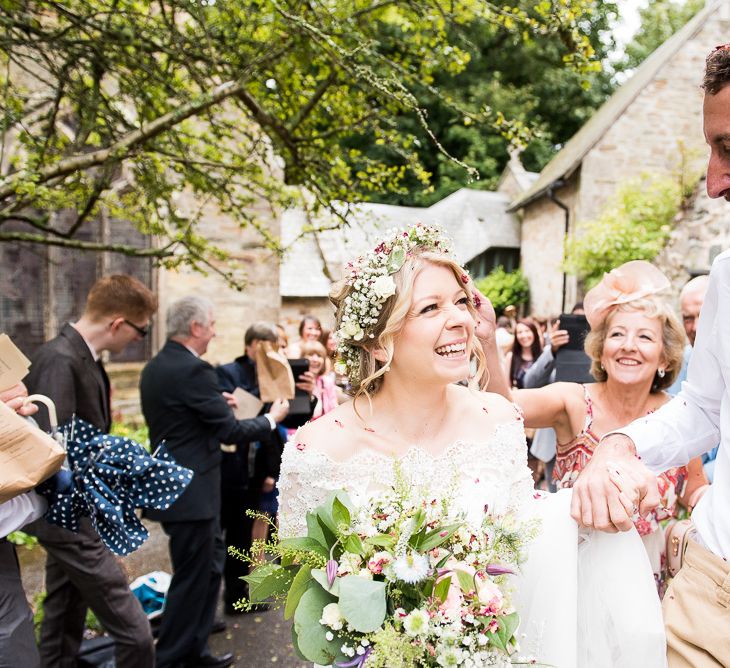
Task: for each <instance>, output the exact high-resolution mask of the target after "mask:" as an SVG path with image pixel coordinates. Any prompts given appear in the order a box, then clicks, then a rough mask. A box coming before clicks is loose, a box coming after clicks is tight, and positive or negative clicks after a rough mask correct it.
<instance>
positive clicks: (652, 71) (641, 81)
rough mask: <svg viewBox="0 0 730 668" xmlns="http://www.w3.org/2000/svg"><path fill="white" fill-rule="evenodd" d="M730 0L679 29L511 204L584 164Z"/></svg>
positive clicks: (712, 6) (519, 204) (536, 195)
mask: <svg viewBox="0 0 730 668" xmlns="http://www.w3.org/2000/svg"><path fill="white" fill-rule="evenodd" d="M726 1H727V0H719V1H718V2H709V3H708V5H707V6H706V7H705V8H704V9H702V10H701V11H700V12H698V13H697V14H696V15H695V16H694V17H693V18H692V20H690V21H689V22H687V24H686V25H685V26H684V27H683V28H681V29H680V30H678V31H677V32H676V33H675V34H674V35H672V37H670V38H669V39H668V40H667V41H666V42H664V44H662V45H661V46H660V47H659V48H658V49H656V51H654V52H653V53H652V54H651V55H650V56H649V57H648V58H647V59H646V60H645V61H644V62H643V63H642V64H641V65H640V66H639V67H638V68H637V69H636V71H635V72H634V75H633V76H632V77H631V78H630V79H629V80H628V81H627V82H626V83H625V84H624V85H623V86H621V87H620V88H619V89H618V90H617V91H616V92H615V93H614V94H613V95H612V96H611V97H610V98H609V99H608V100H606V102H605V103H604V104H603V106H602V107H601V108H600V109H599V110H598V111H597V112H596V113H595V114H593V116H591V118H590V119H589V120H588V121H587V122H586V123H585V124H584V125H583V127H582V128H581V129H580V130H578V132H577V133H576V134H575V135H574V136H573V137H572V138H571V140H570V141H569V142H568V143H567V144H566V145H565V147H564V148H563V149H562V150H561V151H560V152H559V153H558V154H557V155H556V156H555V157H554V158H553V159H552V160H551V161H550V162H549V163H548V164H547V165H545V168H544V169H543V170H542V172H540V177H539V178H538V179H537V181H535V183H534V184H533V185H532V186H531V187H530V188H529V189H528V190H526V191H525V192H524V193H522V194H521V195H520V196H519V197H518V198H517V199H516V200H515V201H514V202H512V204H511V205H510V206H509V211H516V210H518V209H521V208H522V207H524V206H527V205H528V204H530V203H531V202H533V201H534V200H536V199H538V198H539V197H541V196H542V195H543V194H544V193H545V192H547V191H548V189H549V188H550V187H551V186H552V185H553V184H554V183H555V182H556V181H558V180H560V179H567V178H569V177H570V176H571V175H572V174H573V173H574V172H575V170H576V169H577V168H578V167H580V164H581V162H582V161H583V158H584V157H585V156H586V154H587V153H588V152H589V151H590V150H591V149H592V148H593V147H594V146H595V145H596V144H597V143H598V142H599V141H600V140H601V138H602V137H603V135H604V134H605V133H606V132H607V131H608V129H609V128H610V127H611V126H612V125H613V124H614V123H615V122H616V120H617V119H618V118H619V116H621V114H623V113H624V111H625V110H626V109H627V107H628V106H629V105H630V104H631V103H632V102H633V101H634V100H635V99H636V98H637V97H638V95H639V94H640V93H641V92H642V91H643V90H644V88H646V86H647V85H648V84H649V83H650V82H651V81H652V79H653V78H654V77H655V76H656V74H657V72H658V71H659V70H660V69H661V68H662V66H663V65H665V64H666V63H667V62H668V61H669V60H670V59H671V58H672V57H673V56H674V54H675V53H677V51H679V50H680V49H681V48H682V46H683V45H684V44H685V43H686V42H687V41H689V40H690V39H692V37H694V36H695V34H696V33H697V32H699V30H700V29H701V28H702V26H703V24H704V23H705V21H706V20H707V19H708V18H709V17H710V16H711V15H712V14H713V13H715V12H717V11H720V6H721V5H722V3H723V2H726Z"/></svg>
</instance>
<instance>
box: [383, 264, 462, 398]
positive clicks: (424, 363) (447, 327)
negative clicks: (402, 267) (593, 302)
mask: <svg viewBox="0 0 730 668" xmlns="http://www.w3.org/2000/svg"><path fill="white" fill-rule="evenodd" d="M468 303H469V297H468V296H467V294H466V291H465V290H464V288H463V287H462V286H461V285H460V284H459V282H458V281H457V280H456V277H455V276H454V274H453V272H452V271H451V269H449V268H447V267H444V266H441V265H436V264H427V265H426V266H425V267H424V268H423V269H421V271H420V272H419V274H418V276H416V279H415V281H414V283H413V300H412V302H411V307H410V309H409V312H408V316H407V317H406V320H405V323H404V325H403V329H401V331H400V332H399V334H398V335H397V337H396V338H395V341H394V343H393V361H392V362H391V365H390V366H391V371H392V372H393V373H402V374H404V375H406V376H407V377H409V378H411V379H418V380H421V379H424V380H425V379H430V380H432V381H436V382H437V383H438V382H442V383H445V384H448V383H453V382H456V381H459V380H464V379H465V378H468V377H469V372H470V368H469V359H470V357H471V350H472V342H473V339H474V318H473V317H472V315H471V313H470V312H469V310H468V306H467V305H468Z"/></svg>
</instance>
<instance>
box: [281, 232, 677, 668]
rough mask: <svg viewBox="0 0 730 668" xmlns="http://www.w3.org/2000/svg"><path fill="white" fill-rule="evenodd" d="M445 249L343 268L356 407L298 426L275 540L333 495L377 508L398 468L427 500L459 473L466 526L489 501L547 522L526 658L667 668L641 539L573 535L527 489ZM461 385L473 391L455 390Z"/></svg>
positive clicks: (489, 342) (519, 453)
mask: <svg viewBox="0 0 730 668" xmlns="http://www.w3.org/2000/svg"><path fill="white" fill-rule="evenodd" d="M448 247H449V243H448V240H447V239H445V238H444V237H443V236H442V234H441V233H440V232H439V231H438V230H437V229H436V228H432V227H426V226H423V225H417V226H415V227H412V228H410V229H409V230H407V231H402V230H397V231H392V232H390V233H389V234H388V235H387V236H386V237H385V238H384V239H383V241H382V242H381V243H380V244H379V245H378V246H377V247H376V248H375V249H374V250H373V251H371V252H370V253H368V254H366V255H364V256H363V257H361V258H358V259H357V260H356V261H355V262H353V263H351V264H350V265H348V266H349V276H348V277H347V278H346V280H345V281H344V283H343V285H342V287H341V289H340V290H339V292H338V293H337V294H335V295H333V298H332V299H333V301H334V303H335V305H336V306H337V326H338V330H337V337H338V340H339V341H340V348H339V351H338V352H339V359H340V363H341V365H342V366H341V371H343V372H346V373H347V374H348V375H349V377H350V379H351V382H352V387H353V392H354V400H353V401H351V402H348V403H346V404H342V405H341V406H339V407H338V408H337V409H335V410H334V411H332V412H330V413H328V414H327V415H325V416H323V417H321V418H320V419H319V420H317V421H315V422H312V423H310V424H308V425H306V426H305V427H303V428H302V429H301V430H300V431H299V432H298V434H297V435H296V436H295V438H294V439H293V440H292V441H291V442H290V444H289V445H288V446H287V447H286V449H285V452H284V456H283V460H282V468H281V477H280V480H279V489H280V492H281V509H280V530H279V533H280V536H281V537H289V536H300V535H305V534H306V519H305V518H306V513H307V512H308V511H310V510H312V509H314V508H315V507H317V506H318V505H320V504H321V503H323V502H324V500H325V499H326V497H327V495H328V493H329V492H330V491H332V490H338V489H344V490H346V491H347V492H348V494H349V495H350V498H351V499H352V501H353V502H354V503H355V504H358V502H364V501H365V500H367V499H369V498H371V497H372V496H373V495H375V494H377V493H378V491H379V490H382V489H383V487H384V486H387V485H390V484H392V483H393V480H394V463H395V462H396V461H397V462H399V466H398V469H399V471H400V475H405V476H407V477H408V478H409V479H410V480H412V481H413V484H414V485H415V484H418V485H421V486H423V485H424V484H426V485H427V486H429V488H431V489H433V490H434V491H439V490H440V489H442V488H444V487H445V486H447V485H451V484H452V480H453V474H454V472H456V474H457V475H458V479H459V481H460V482H459V489H458V493H457V497H456V498H457V502H458V503H459V504H460V506H461V507H462V510H464V511H465V512H466V513H467V514H468V515H471V516H472V517H474V516H478V515H479V514H480V513H482V512H483V510H484V508H485V505H487V504H488V506H489V508H490V510H492V511H494V512H496V513H502V512H508V511H512V512H514V513H516V514H518V515H519V516H520V517H525V518H528V517H538V518H540V521H541V531H540V535H539V536H538V537H537V538H536V539H535V540H534V541H533V542H532V544H531V548H530V554H529V558H528V561H527V563H526V564H525V565H524V566H523V568H522V572H521V573H520V575H519V576H516V577H515V580H516V582H515V588H516V601H517V610H518V612H519V614H520V619H521V626H520V633H519V638H520V645H521V653H522V654H523V655H524V654H529V655H532V656H536V657H538V660H539V662H540V664H547V665H552V666H559V667H560V668H589V667H590V668H600V667H603V666H605V667H606V668H609V667H614V668H615V667H618V666H622V667H625V668H630V667H636V666H642V667H648V668H653V667H655V666H656V667H660V666H664V665H666V661H665V648H664V631H663V625H662V620H661V611H660V606H659V600H658V597H657V594H656V590H655V588H654V581H653V577H652V572H651V568H650V566H649V562H648V559H647V557H646V552H645V551H644V549H643V547H642V543H641V540H640V538H639V536H638V534H636V532H635V531H634V532H632V533H623V534H601V533H587V532H583V531H581V532H580V534H579V530H578V527H577V525H576V524H575V523H574V521H573V520H572V519H571V517H570V512H569V506H570V491H569V490H565V491H562V492H559V493H557V494H554V495H549V496H542V495H540V494H538V493H536V492H535V491H534V490H533V484H532V477H531V473H530V470H529V468H528V467H527V450H526V445H525V435H524V429H523V422H522V418H521V416H520V415H519V413H518V412H517V410H516V408H515V406H514V405H513V404H512V403H510V402H509V401H507V400H506V399H505V398H504V397H502V396H500V395H499V394H494V393H489V392H483V391H480V390H479V389H478V386H479V382H480V381H481V380H482V378H483V376H484V375H485V374H487V375H489V371H491V370H493V373H492V374H491V375H492V376H493V378H494V379H495V382H493V383H492V387H494V386H495V385H499V383H501V382H502V381H501V375H500V370H499V366H498V362H496V356H494V355H491V354H490V355H488V356H486V357H485V355H484V352H483V348H485V349H487V350H489V351H490V353H491V352H493V351H494V341H493V333H494V328H493V320H494V312H493V311H492V309H491V306H490V305H489V303H488V302H487V301H486V300H484V298H483V297H480V296H479V295H478V293H477V292H475V290H474V289H473V288H472V285H471V282H470V281H469V279H468V277H467V275H466V274H465V272H464V270H463V269H462V268H461V267H460V266H459V265H458V264H457V263H456V262H455V260H454V259H453V257H452V255H451V254H450V252H449V249H448ZM477 322H479V327H477ZM487 359H489V360H491V361H490V362H488V361H487ZM487 367H489V368H487ZM467 379H469V380H470V387H464V386H462V385H460V384H458V383H459V382H460V381H464V380H467ZM497 379H499V380H497ZM500 389H501V387H500ZM504 390H505V393H506V388H504ZM624 500H625V502H626V503H627V504H629V505H630V503H631V502H630V501H628V499H626V498H624Z"/></svg>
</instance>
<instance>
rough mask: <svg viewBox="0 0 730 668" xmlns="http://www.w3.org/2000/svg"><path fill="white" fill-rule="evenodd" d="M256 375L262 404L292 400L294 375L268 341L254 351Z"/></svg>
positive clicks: (285, 360)
mask: <svg viewBox="0 0 730 668" xmlns="http://www.w3.org/2000/svg"><path fill="white" fill-rule="evenodd" d="M256 375H257V376H258V380H259V393H260V395H261V401H263V402H264V403H269V402H270V401H274V400H275V399H293V398H294V375H293V374H292V372H291V367H290V366H289V362H288V361H287V359H286V357H284V355H282V354H281V353H280V352H278V351H277V350H275V349H274V346H273V344H272V343H271V342H269V341H262V342H261V343H260V344H259V347H258V350H257V351H256Z"/></svg>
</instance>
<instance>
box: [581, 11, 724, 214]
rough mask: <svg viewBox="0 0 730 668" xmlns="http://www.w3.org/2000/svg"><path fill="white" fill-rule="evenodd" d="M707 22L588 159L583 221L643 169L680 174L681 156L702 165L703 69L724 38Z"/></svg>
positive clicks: (713, 23) (715, 23)
mask: <svg viewBox="0 0 730 668" xmlns="http://www.w3.org/2000/svg"><path fill="white" fill-rule="evenodd" d="M721 32H722V31H721V30H720V22H719V21H711V20H710V21H708V22H707V23H706V24H705V27H704V28H703V29H702V30H701V31H700V32H699V33H698V34H697V35H695V37H694V38H692V39H690V40H689V41H687V42H686V43H685V44H684V45H683V46H682V48H681V49H680V50H679V51H678V52H677V53H676V54H675V55H674V57H673V58H671V59H670V60H669V61H668V62H667V63H666V64H665V65H664V66H663V67H662V68H661V69H660V70H659V71H658V72H657V74H656V76H655V77H654V79H653V80H652V81H651V83H650V84H649V85H648V86H647V87H646V88H645V89H644V90H643V91H642V92H641V93H640V94H639V95H638V96H637V97H636V99H635V100H634V101H633V102H632V103H631V104H630V105H629V106H628V108H627V109H626V111H625V112H624V113H623V114H622V115H621V116H620V117H619V118H618V119H617V120H616V122H615V123H614V124H613V125H612V126H611V127H610V128H609V129H608V131H607V132H606V133H605V135H604V136H603V138H602V139H601V140H600V141H599V142H598V143H597V144H596V146H595V147H594V148H593V149H592V150H591V151H590V152H589V153H588V154H587V155H586V157H585V158H584V160H583V165H582V174H583V187H582V188H581V192H580V210H579V217H580V219H581V220H589V219H591V218H595V217H596V216H597V215H598V214H599V213H600V212H601V210H602V208H603V207H604V206H605V204H606V202H607V200H608V199H609V198H610V197H611V195H613V193H614V192H615V190H616V187H617V186H618V185H619V184H621V183H623V182H625V181H627V180H629V179H632V178H636V177H639V176H640V175H642V174H648V175H653V174H661V175H671V174H677V175H679V174H681V166H682V161H683V160H687V161H688V162H689V163H690V165H692V166H693V167H694V168H695V169H698V168H699V169H700V170H701V169H702V167H703V164H704V163H705V162H706V159H707V148H706V146H705V141H704V136H703V134H702V90H701V89H700V84H701V82H702V73H703V70H704V61H705V57H706V56H707V54H708V52H709V51H710V50H711V49H712V47H713V46H714V45H715V44H718V43H719V42H718V40H722V39H723V35H722V34H721Z"/></svg>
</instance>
